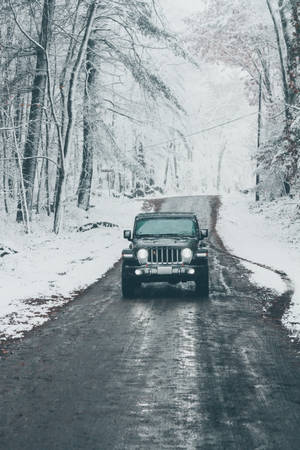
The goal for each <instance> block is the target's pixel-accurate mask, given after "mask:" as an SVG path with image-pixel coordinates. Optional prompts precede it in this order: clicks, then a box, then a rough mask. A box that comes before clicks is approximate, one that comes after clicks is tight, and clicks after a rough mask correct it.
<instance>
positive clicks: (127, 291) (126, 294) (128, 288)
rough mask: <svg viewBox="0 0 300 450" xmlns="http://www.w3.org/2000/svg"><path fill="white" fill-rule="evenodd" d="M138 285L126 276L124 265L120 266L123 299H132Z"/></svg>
mask: <svg viewBox="0 0 300 450" xmlns="http://www.w3.org/2000/svg"><path fill="white" fill-rule="evenodd" d="M137 286H138V283H137V282H136V281H135V279H134V278H133V277H129V276H128V275H126V269H125V264H124V263H123V265H122V279H121V288H122V296H123V298H132V297H133V296H134V292H135V289H136V287H137Z"/></svg>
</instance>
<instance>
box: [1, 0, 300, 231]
mask: <svg viewBox="0 0 300 450" xmlns="http://www.w3.org/2000/svg"><path fill="white" fill-rule="evenodd" d="M299 14H300V2H298V1H296V0H255V1H253V2H250V4H249V2H248V1H246V0H228V2H224V0H203V2H200V1H199V13H198V14H196V15H194V16H193V17H188V18H186V25H187V27H186V32H185V33H184V35H183V36H182V35H181V36H176V35H174V34H173V33H170V32H169V31H168V30H167V27H166V24H165V22H164V18H163V14H162V11H161V7H160V5H159V4H158V3H157V2H156V1H155V0H41V1H36V0H3V3H2V8H1V12H0V20H1V27H0V45H1V55H0V58H1V59H0V62H1V69H2V70H1V72H0V94H1V107H0V120H1V125H0V129H1V143H0V177H1V178H0V194H1V195H0V202H1V206H0V208H1V212H2V214H7V215H10V216H11V217H12V218H13V220H17V221H18V222H21V223H23V224H24V227H25V230H26V231H27V232H29V231H30V224H31V221H32V220H33V219H34V217H35V215H36V214H47V215H48V216H49V217H50V218H52V219H53V231H54V232H55V233H59V231H60V229H61V226H62V224H63V210H64V207H65V205H66V204H67V203H68V202H73V203H76V204H77V206H78V207H79V208H83V209H86V210H87V209H89V207H90V204H91V198H92V196H97V195H101V192H102V190H103V189H104V187H105V188H108V189H109V190H110V192H111V195H118V196H119V195H120V196H121V195H126V196H133V197H134V196H139V195H140V196H142V195H147V194H154V193H163V192H164V189H165V186H166V183H167V177H168V176H170V173H171V172H172V174H173V181H172V183H173V185H174V189H177V190H180V183H181V179H182V171H183V170H184V161H185V160H186V161H191V160H192V152H191V147H190V145H189V142H188V139H186V138H185V136H184V132H183V131H182V130H181V129H180V126H177V125H176V124H177V123H180V120H181V119H180V117H184V115H185V111H184V108H183V107H182V105H181V103H180V101H179V100H178V98H177V95H176V93H175V91H176V90H175V89H174V87H173V86H172V83H171V82H170V79H168V80H166V79H164V76H163V71H159V70H158V66H159V63H157V58H158V59H159V54H160V52H163V51H166V49H168V51H169V52H170V54H172V55H174V57H176V58H182V59H183V60H185V61H189V62H190V63H191V64H194V65H197V63H199V62H201V61H206V62H209V63H212V64H225V65H228V66H232V67H238V68H240V69H241V70H242V71H243V72H244V73H245V74H247V77H246V78H245V79H246V82H245V94H246V95H247V97H248V99H249V102H250V103H251V104H253V105H257V111H258V114H257V117H258V120H257V151H256V153H255V155H253V156H254V158H255V160H256V166H257V172H256V184H257V189H256V196H257V199H259V198H264V199H265V198H267V199H270V198H273V197H274V196H278V195H295V194H296V193H297V192H299V138H300V135H299V131H300V114H299V113H300V103H299V93H300V81H299V80H300V77H299V65H300V60H299V56H300V19H299ZM200 82H201V80H200ZM190 88H191V89H192V87H190ZM162 111H163V114H164V115H167V117H170V124H172V125H170V128H169V129H167V130H160V126H161V124H160V114H162ZM174 117H175V119H174ZM147 133H153V135H154V136H157V137H158V138H159V137H160V139H159V142H160V141H161V140H163V145H161V146H157V148H156V149H154V148H153V147H152V148H147V146H145V145H144V140H143V136H145V134H147ZM174 137H176V139H177V140H178V139H179V140H180V141H181V147H180V148H181V150H180V152H181V153H180V155H178V151H176V149H175V147H176V146H175V143H174V142H175V141H174ZM149 153H152V154H154V153H155V155H156V156H155V158H156V159H155V158H152V159H151V158H150V160H149ZM178 158H179V159H180V161H181V163H182V164H181V165H180V167H179V163H178ZM149 161H150V162H149ZM158 166H161V167H163V170H162V171H160V174H161V173H162V174H163V175H162V176H161V175H160V176H158V170H157V168H158ZM205 176H209V174H206V175H205Z"/></svg>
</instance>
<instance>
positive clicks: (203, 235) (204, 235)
mask: <svg viewBox="0 0 300 450" xmlns="http://www.w3.org/2000/svg"><path fill="white" fill-rule="evenodd" d="M207 237H208V229H207V228H203V229H202V230H200V239H204V238H207Z"/></svg>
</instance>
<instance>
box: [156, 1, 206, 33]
mask: <svg viewBox="0 0 300 450" xmlns="http://www.w3.org/2000/svg"><path fill="white" fill-rule="evenodd" d="M160 4H161V6H162V8H163V9H164V12H165V14H166V17H167V19H168V22H169V25H170V26H171V28H172V29H174V28H177V27H180V28H181V27H182V26H183V22H182V20H183V19H184V18H185V17H187V16H189V15H190V14H193V12H196V11H198V10H199V7H200V4H201V0H160Z"/></svg>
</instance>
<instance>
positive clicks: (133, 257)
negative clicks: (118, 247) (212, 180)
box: [122, 212, 209, 298]
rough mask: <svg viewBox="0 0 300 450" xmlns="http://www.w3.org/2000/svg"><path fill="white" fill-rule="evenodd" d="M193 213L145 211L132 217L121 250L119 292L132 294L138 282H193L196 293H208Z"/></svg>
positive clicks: (204, 233) (200, 232) (200, 236)
mask: <svg viewBox="0 0 300 450" xmlns="http://www.w3.org/2000/svg"><path fill="white" fill-rule="evenodd" d="M207 237H208V230H207V229H204V230H200V229H199V225H198V220H197V217H196V215H195V214H193V213H173V212H172V213H171V212H159V213H145V214H139V215H138V216H136V218H135V222H134V228H133V235H132V234H131V231H130V230H125V231H124V238H125V239H128V240H129V241H131V243H130V245H129V249H125V250H123V252H122V258H123V265H122V294H123V297H125V298H127V297H132V296H133V295H134V292H135V288H136V287H138V286H140V284H141V283H147V282H148V283H152V282H162V281H166V282H169V283H172V284H176V283H179V282H180V281H191V280H192V281H195V284H196V292H197V293H198V294H199V295H200V294H201V295H203V296H208V293H209V281H208V250H207V248H206V246H205V244H204V242H203V240H204V239H205V238H207Z"/></svg>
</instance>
